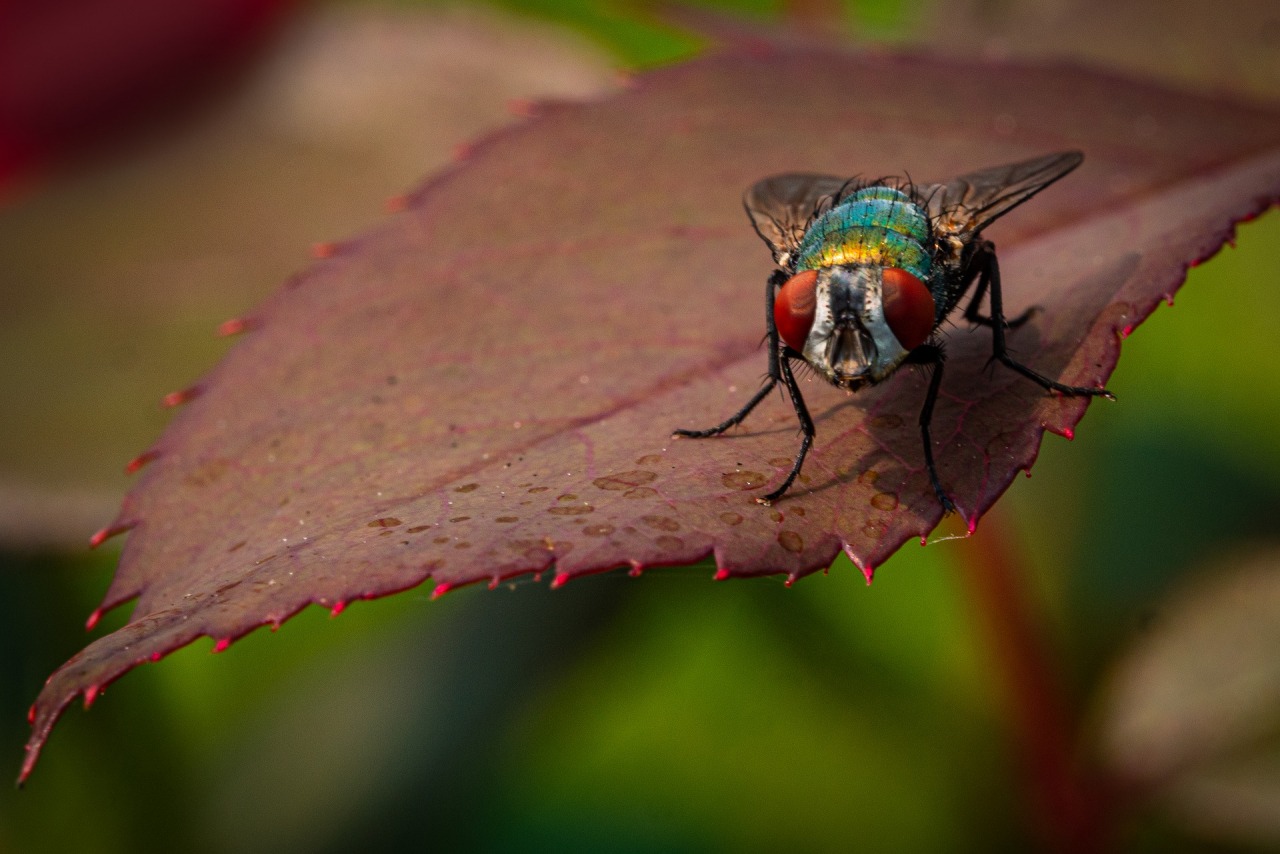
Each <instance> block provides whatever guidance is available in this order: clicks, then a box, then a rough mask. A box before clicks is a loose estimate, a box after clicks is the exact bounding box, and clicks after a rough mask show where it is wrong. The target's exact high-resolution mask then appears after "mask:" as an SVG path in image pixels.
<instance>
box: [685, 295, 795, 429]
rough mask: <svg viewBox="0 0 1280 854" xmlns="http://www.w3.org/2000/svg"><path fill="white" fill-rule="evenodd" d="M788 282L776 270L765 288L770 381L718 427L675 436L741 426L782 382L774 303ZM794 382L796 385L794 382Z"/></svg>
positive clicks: (766, 381) (767, 380)
mask: <svg viewBox="0 0 1280 854" xmlns="http://www.w3.org/2000/svg"><path fill="white" fill-rule="evenodd" d="M786 281H787V274H786V273H785V272H784V271H782V270H774V271H773V273H772V274H770V276H769V280H768V281H767V282H765V287H764V296H765V315H764V316H765V328H766V329H767V330H768V333H769V334H768V339H769V376H768V379H766V380H765V383H764V385H762V386H761V387H760V390H759V391H757V392H756V393H755V395H753V396H752V398H751V399H750V400H748V401H747V403H746V405H745V406H743V407H742V408H741V409H739V410H738V411H737V412H735V413H734V414H733V415H731V416H729V417H728V418H726V419H725V420H724V421H722V422H720V423H719V424H717V425H716V426H714V427H711V428H709V429H706V430H676V431H675V435H677V436H687V437H688V438H690V439H705V438H706V437H707V436H718V435H719V434H721V433H723V432H724V431H725V430H728V429H729V428H730V427H733V426H734V425H737V424H741V423H742V420H743V419H744V418H746V417H747V416H748V415H750V414H751V410H753V409H755V408H756V406H757V405H759V403H760V401H762V400H764V399H765V398H766V397H767V396H768V394H769V392H771V391H773V389H774V386H776V385H777V384H778V383H779V382H780V381H781V380H782V371H781V369H780V367H779V361H780V360H779V354H778V350H779V345H778V328H777V326H775V325H774V322H773V303H774V299H775V297H774V292H775V291H776V290H777V289H778V288H779V287H781V286H782V285H783V283H785V282H786ZM792 382H793V384H794V380H793V381H792Z"/></svg>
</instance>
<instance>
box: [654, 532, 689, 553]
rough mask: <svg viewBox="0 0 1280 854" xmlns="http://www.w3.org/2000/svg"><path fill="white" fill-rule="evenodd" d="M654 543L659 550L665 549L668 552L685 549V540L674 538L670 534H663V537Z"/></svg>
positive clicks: (656, 539)
mask: <svg viewBox="0 0 1280 854" xmlns="http://www.w3.org/2000/svg"><path fill="white" fill-rule="evenodd" d="M654 542H655V543H656V544H657V545H658V547H659V548H661V549H665V550H666V551H676V550H677V549H682V548H684V540H682V539H680V538H679V537H673V536H671V535H670V534H663V535H662V536H660V537H657V538H655V539H654Z"/></svg>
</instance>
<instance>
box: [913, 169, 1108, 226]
mask: <svg viewBox="0 0 1280 854" xmlns="http://www.w3.org/2000/svg"><path fill="white" fill-rule="evenodd" d="M1083 160H1084V155H1083V154H1081V153H1080V152H1079V151H1060V152H1058V153H1056V154H1047V155H1045V156H1044V157H1036V158H1034V159H1032V160H1023V161H1022V162H1020V163H1010V164H1007V165H1005V166H994V167H992V168H990V169H981V170H979V171H977V172H970V173H969V174H967V175H961V176H960V177H958V178H953V179H952V180H950V181H948V182H946V183H945V184H931V185H926V186H922V187H916V188H915V193H916V196H917V198H919V199H920V201H921V202H922V203H923V204H925V205H926V207H927V209H928V211H929V217H930V219H932V220H933V224H934V228H935V229H940V230H943V231H949V232H951V233H953V234H960V235H964V234H968V235H973V234H976V233H977V232H979V231H981V230H982V229H983V228H985V227H986V226H988V225H990V224H991V222H992V221H993V220H995V219H998V218H999V217H1001V216H1004V215H1005V214H1007V213H1008V212H1009V211H1011V210H1013V209H1014V208H1016V207H1017V206H1018V205H1020V204H1022V203H1023V202H1025V201H1026V200H1027V199H1029V198H1031V197H1032V196H1034V195H1035V194H1036V193H1038V192H1040V191H1041V190H1043V189H1044V188H1045V187H1047V186H1049V185H1050V184H1052V183H1053V182H1054V181H1057V180H1058V179H1059V178H1061V177H1062V176H1063V175H1066V174H1067V173H1068V172H1070V171H1071V170H1072V169H1075V168H1076V167H1077V166H1079V165H1080V163H1081V162H1082V161H1083Z"/></svg>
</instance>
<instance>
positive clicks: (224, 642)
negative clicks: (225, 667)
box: [213, 638, 231, 654]
mask: <svg viewBox="0 0 1280 854" xmlns="http://www.w3.org/2000/svg"><path fill="white" fill-rule="evenodd" d="M229 646H231V638H218V640H217V642H216V643H214V645H213V652H214V653H215V654H216V653H219V652H225V651H226V649H227V647H229Z"/></svg>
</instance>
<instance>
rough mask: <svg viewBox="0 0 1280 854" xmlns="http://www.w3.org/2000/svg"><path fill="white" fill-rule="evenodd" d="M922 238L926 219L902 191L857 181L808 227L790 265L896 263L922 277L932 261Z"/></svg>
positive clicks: (813, 267) (925, 234)
mask: <svg viewBox="0 0 1280 854" xmlns="http://www.w3.org/2000/svg"><path fill="white" fill-rule="evenodd" d="M928 239H929V219H928V217H927V215H926V214H925V213H924V211H922V210H920V208H919V207H918V206H917V205H916V204H915V203H914V202H912V201H911V199H910V198H909V197H908V196H907V195H906V194H905V193H903V192H901V191H899V190H895V189H893V188H892V187H863V188H862V189H861V190H858V191H857V192H855V193H854V194H853V195H851V196H850V197H849V198H847V199H845V200H844V201H843V202H841V203H840V204H838V205H836V206H835V207H833V208H832V209H831V210H829V211H827V212H826V213H824V214H823V215H822V216H820V217H819V218H818V220H817V221H816V222H814V223H813V225H811V226H810V227H809V230H808V231H806V232H805V235H804V239H803V240H802V241H801V242H800V248H799V250H798V251H797V253H796V270H797V271H803V270H816V269H818V268H820V267H833V266H835V265H837V264H863V265H876V266H881V267H901V268H902V269H904V270H908V271H910V272H911V273H912V274H913V275H914V276H915V277H916V278H918V279H920V280H922V281H923V280H924V279H925V278H926V277H927V276H928V275H929V267H930V266H931V264H932V261H933V259H932V257H931V256H930V255H929V253H928V252H927V251H926V250H925V248H924V244H925V243H926V242H927V241H928Z"/></svg>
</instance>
